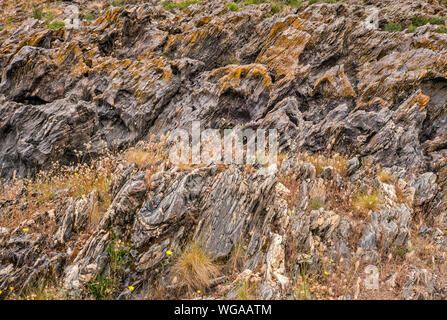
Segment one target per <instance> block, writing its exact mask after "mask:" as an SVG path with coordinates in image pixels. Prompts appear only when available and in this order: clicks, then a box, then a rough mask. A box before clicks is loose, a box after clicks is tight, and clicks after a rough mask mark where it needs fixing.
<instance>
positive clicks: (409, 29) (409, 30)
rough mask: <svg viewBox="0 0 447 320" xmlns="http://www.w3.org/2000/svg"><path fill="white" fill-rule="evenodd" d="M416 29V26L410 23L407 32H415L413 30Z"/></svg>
mask: <svg viewBox="0 0 447 320" xmlns="http://www.w3.org/2000/svg"><path fill="white" fill-rule="evenodd" d="M416 29H417V27H416V26H414V25H412V24H410V26H409V27H408V32H415V31H416Z"/></svg>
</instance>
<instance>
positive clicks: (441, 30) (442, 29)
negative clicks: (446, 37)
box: [435, 26, 447, 33]
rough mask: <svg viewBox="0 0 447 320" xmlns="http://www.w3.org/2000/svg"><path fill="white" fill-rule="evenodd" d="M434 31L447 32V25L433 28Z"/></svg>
mask: <svg viewBox="0 0 447 320" xmlns="http://www.w3.org/2000/svg"><path fill="white" fill-rule="evenodd" d="M435 32H437V33H447V27H445V26H442V27H438V28H436V29H435Z"/></svg>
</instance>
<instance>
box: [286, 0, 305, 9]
mask: <svg viewBox="0 0 447 320" xmlns="http://www.w3.org/2000/svg"><path fill="white" fill-rule="evenodd" d="M301 3H302V1H301V0H288V1H287V4H288V5H289V6H291V7H292V8H295V9H298V8H299V7H300V6H301Z"/></svg>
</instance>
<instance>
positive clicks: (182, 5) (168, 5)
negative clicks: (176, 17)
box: [161, 0, 198, 10]
mask: <svg viewBox="0 0 447 320" xmlns="http://www.w3.org/2000/svg"><path fill="white" fill-rule="evenodd" d="M196 3H198V1H197V0H185V1H182V2H175V1H170V0H168V1H163V2H162V3H161V5H162V6H163V7H164V8H165V9H166V10H172V9H180V10H183V9H186V8H188V7H189V6H190V5H192V4H196Z"/></svg>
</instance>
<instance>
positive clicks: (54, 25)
mask: <svg viewBox="0 0 447 320" xmlns="http://www.w3.org/2000/svg"><path fill="white" fill-rule="evenodd" d="M64 26H65V23H64V22H63V21H58V20H55V21H53V22H51V23H50V24H49V25H48V28H50V29H51V30H59V29H60V28H62V27H64Z"/></svg>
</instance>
